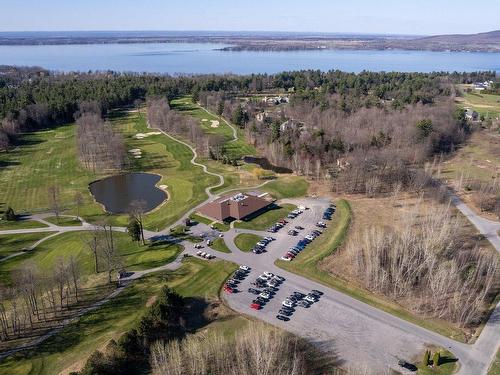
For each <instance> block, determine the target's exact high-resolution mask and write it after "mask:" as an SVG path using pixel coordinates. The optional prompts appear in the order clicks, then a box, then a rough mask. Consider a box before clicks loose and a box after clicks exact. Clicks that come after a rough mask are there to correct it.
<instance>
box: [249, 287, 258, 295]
mask: <svg viewBox="0 0 500 375" xmlns="http://www.w3.org/2000/svg"><path fill="white" fill-rule="evenodd" d="M248 293H252V294H255V295H258V294H260V290H258V289H255V288H248Z"/></svg>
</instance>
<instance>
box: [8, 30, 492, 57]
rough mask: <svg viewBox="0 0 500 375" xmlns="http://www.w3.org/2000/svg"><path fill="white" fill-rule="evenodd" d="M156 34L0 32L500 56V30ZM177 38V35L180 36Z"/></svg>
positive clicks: (61, 40) (12, 39) (18, 36)
mask: <svg viewBox="0 0 500 375" xmlns="http://www.w3.org/2000/svg"><path fill="white" fill-rule="evenodd" d="M158 34H159V35H155V33H153V32H135V33H134V32H123V33H120V32H88V33H85V32H81V33H80V32H67V33H63V32H60V33H50V32H41V33H31V32H26V33H14V32H13V33H9V32H2V33H0V45H3V46H30V45H31V46H40V45H78V44H83V45H90V44H139V43H214V44H225V45H226V46H225V47H223V48H221V49H220V50H223V51H232V52H240V51H311V50H314V51H317V50H379V51H380V50H406V51H435V52H447V51H450V52H500V31H492V32H489V33H482V34H473V35H441V36H430V37H417V36H398V35H363V34H321V33H315V34H314V33H267V34H266V33H255V34H252V33H223V32H219V33H217V32H206V33H201V32H200V33H194V34H192V35H190V34H185V35H183V34H182V33H180V32H179V33H173V34H174V35H166V34H168V33H164V34H165V35H161V34H162V33H158ZM177 34H178V35H177Z"/></svg>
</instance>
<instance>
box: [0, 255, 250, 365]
mask: <svg viewBox="0 0 500 375" xmlns="http://www.w3.org/2000/svg"><path fill="white" fill-rule="evenodd" d="M235 269H236V266H235V265H234V264H231V263H228V262H206V261H202V260H198V259H195V258H190V259H188V260H186V261H184V264H183V266H182V267H181V268H180V269H178V270H176V271H166V272H161V273H158V274H155V275H150V276H148V277H144V278H142V279H140V280H137V281H136V282H134V283H133V284H132V286H130V287H128V288H127V289H125V291H124V292H123V293H121V294H120V295H119V296H118V297H116V298H114V299H113V300H111V301H110V302H108V303H106V304H105V305H103V306H102V307H101V308H99V309H98V310H96V311H94V312H92V313H89V314H87V315H86V316H84V317H83V318H81V319H80V320H79V322H78V323H75V324H71V325H70V326H68V327H66V328H65V329H64V330H63V331H62V332H61V333H60V334H58V335H57V336H54V337H52V338H50V339H48V340H47V341H45V342H44V343H43V344H41V345H40V346H39V347H38V348H37V349H36V350H32V351H29V352H24V353H22V354H19V355H17V356H16V357H15V358H9V359H7V360H5V361H3V362H1V363H0V373H2V374H5V375H28V374H29V375H52V374H59V373H61V372H63V373H68V372H69V371H75V370H77V369H79V367H80V366H81V365H82V364H83V363H84V362H85V360H86V358H87V357H88V356H89V355H90V354H91V353H92V352H93V351H94V350H96V349H100V348H102V347H104V346H105V345H106V343H107V342H108V341H109V340H110V339H118V338H119V336H120V335H121V334H123V333H124V332H126V331H127V330H128V329H130V328H132V327H134V325H135V324H137V322H138V321H139V319H140V318H141V316H142V315H143V314H144V313H145V311H146V309H147V305H148V301H151V299H152V298H153V297H154V296H155V295H156V294H157V293H158V292H159V290H160V288H161V287H162V286H163V285H165V284H166V285H168V286H170V287H173V288H174V289H175V290H177V291H178V292H179V293H180V294H182V295H183V296H187V297H203V298H217V295H218V292H219V290H220V287H221V285H222V283H223V282H224V280H225V279H226V278H227V277H228V276H229V275H230V274H231V273H232V272H234V270H235ZM217 324H220V325H221V327H220V329H229V328H230V329H232V328H237V327H239V326H242V325H243V324H245V321H243V320H242V319H236V320H233V321H229V322H228V324H225V322H217ZM210 326H211V325H209V326H208V327H210ZM228 327H229V328H228Z"/></svg>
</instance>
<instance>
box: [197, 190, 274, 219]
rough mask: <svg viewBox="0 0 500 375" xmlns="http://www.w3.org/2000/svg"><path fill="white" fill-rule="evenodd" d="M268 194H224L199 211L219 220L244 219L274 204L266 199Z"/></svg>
mask: <svg viewBox="0 0 500 375" xmlns="http://www.w3.org/2000/svg"><path fill="white" fill-rule="evenodd" d="M266 195H267V194H260V195H258V194H243V193H238V194H236V195H230V196H224V197H221V198H218V199H216V200H214V201H212V202H209V203H207V204H205V205H204V206H202V207H201V208H200V209H199V210H198V211H199V212H200V213H201V214H202V215H204V216H208V217H210V218H212V219H215V220H219V221H230V220H242V219H245V218H247V217H249V216H252V215H255V214H258V213H259V212H261V211H263V210H264V209H266V208H267V207H268V206H269V205H271V204H273V201H272V200H268V199H265V198H264V197H265V196H266Z"/></svg>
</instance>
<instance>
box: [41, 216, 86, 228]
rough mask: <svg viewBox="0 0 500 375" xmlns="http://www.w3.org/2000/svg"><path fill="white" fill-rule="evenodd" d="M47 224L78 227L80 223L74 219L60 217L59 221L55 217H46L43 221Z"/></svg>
mask: <svg viewBox="0 0 500 375" xmlns="http://www.w3.org/2000/svg"><path fill="white" fill-rule="evenodd" d="M44 220H45V221H48V222H49V223H52V224H55V225H59V226H60V227H79V226H81V225H82V222H81V221H80V220H78V219H76V218H74V217H67V216H60V217H59V219H58V218H57V217H55V216H51V217H47V218H45V219H44Z"/></svg>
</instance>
